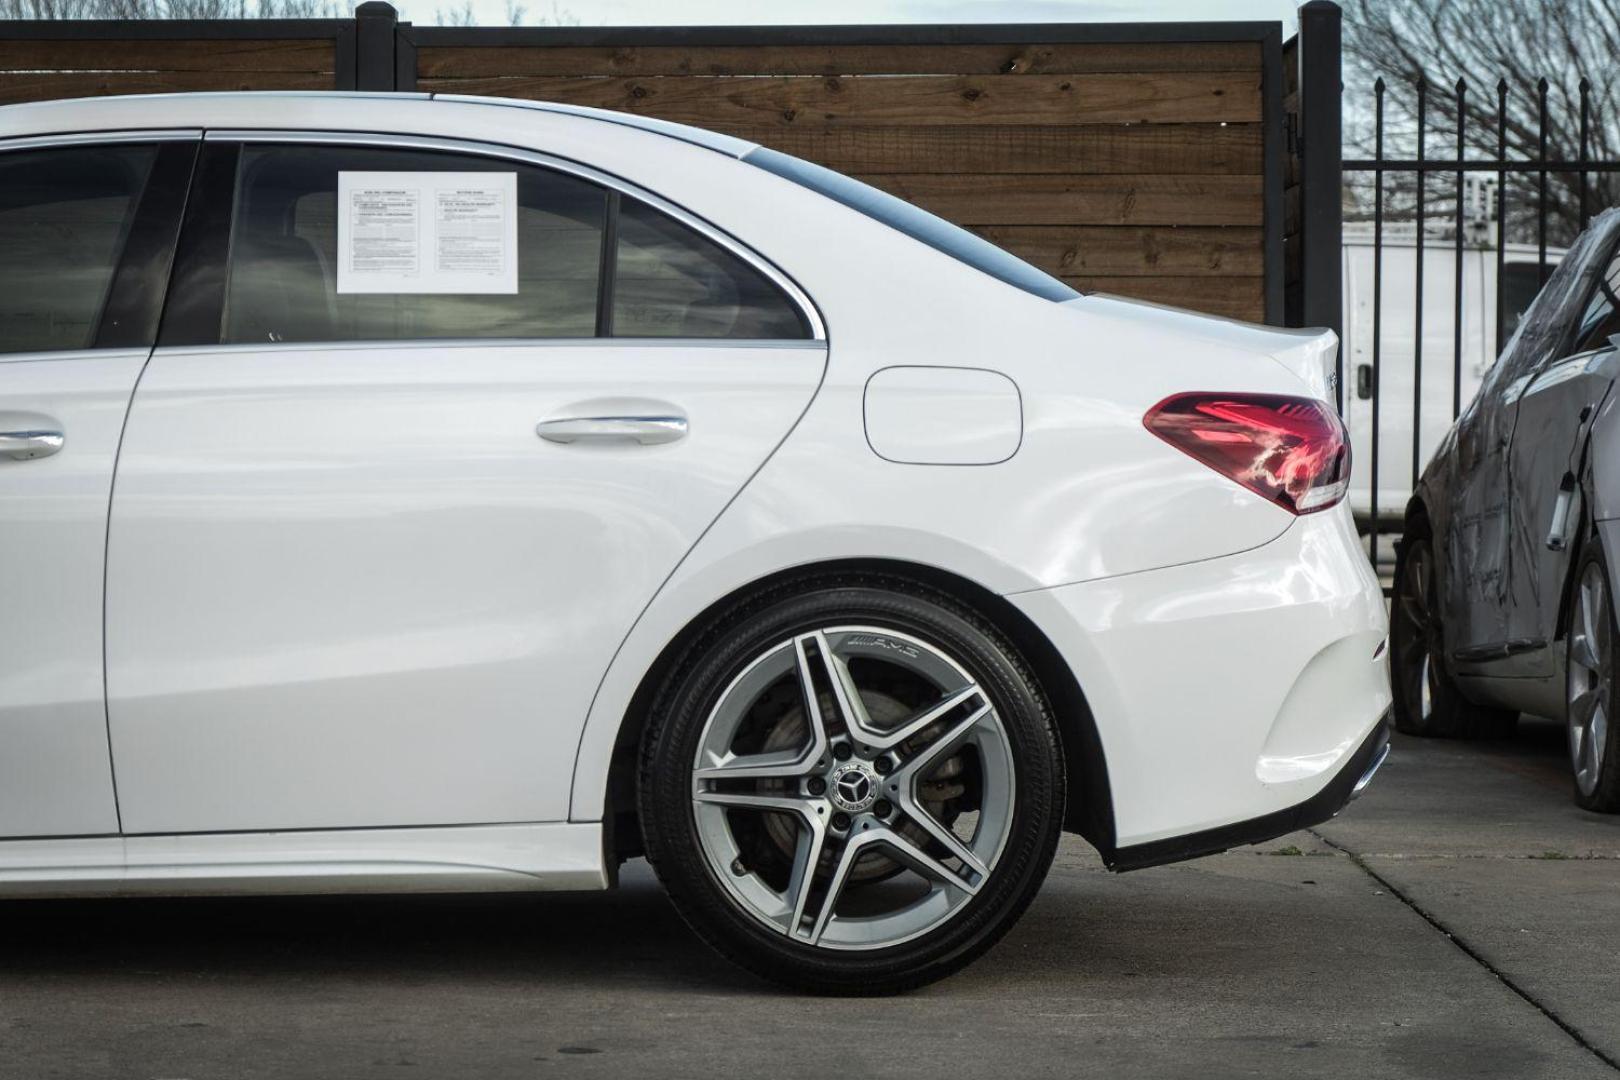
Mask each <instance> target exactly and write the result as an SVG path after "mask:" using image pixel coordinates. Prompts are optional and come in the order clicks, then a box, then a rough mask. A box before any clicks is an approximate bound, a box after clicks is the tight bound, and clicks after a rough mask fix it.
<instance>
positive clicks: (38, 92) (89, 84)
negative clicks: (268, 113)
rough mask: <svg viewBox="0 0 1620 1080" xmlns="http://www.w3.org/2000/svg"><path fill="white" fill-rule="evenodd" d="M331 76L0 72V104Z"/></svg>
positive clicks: (325, 82)
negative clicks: (27, 73) (24, 73)
mask: <svg viewBox="0 0 1620 1080" xmlns="http://www.w3.org/2000/svg"><path fill="white" fill-rule="evenodd" d="M330 89H332V77H331V76H330V75H325V74H320V73H316V72H310V73H304V72H259V73H241V74H237V73H233V72H211V71H175V72H140V73H136V74H117V75H106V74H92V75H82V74H72V73H68V74H60V73H47V74H30V75H20V74H0V104H10V103H14V102H22V101H47V100H50V99H52V98H67V97H93V96H97V95H101V94H168V93H180V92H184V91H191V90H330Z"/></svg>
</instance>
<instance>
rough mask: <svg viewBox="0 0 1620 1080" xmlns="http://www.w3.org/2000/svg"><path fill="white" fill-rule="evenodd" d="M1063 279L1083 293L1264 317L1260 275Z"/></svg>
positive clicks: (1251, 318) (1242, 316) (1256, 318)
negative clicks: (1102, 293)
mask: <svg viewBox="0 0 1620 1080" xmlns="http://www.w3.org/2000/svg"><path fill="white" fill-rule="evenodd" d="M1063 280H1065V281H1067V282H1068V283H1069V284H1071V285H1073V286H1074V287H1075V288H1077V289H1080V290H1081V291H1083V292H1107V293H1113V294H1115V295H1118V296H1129V297H1132V298H1134V299H1137V300H1151V301H1153V302H1154V303H1156V304H1171V305H1173V306H1175V307H1184V308H1191V309H1192V310H1194V311H1206V312H1209V313H1210V314H1212V315H1225V316H1227V317H1229V318H1234V319H1245V320H1248V321H1250V322H1259V321H1261V320H1263V319H1264V318H1265V311H1266V298H1265V291H1266V290H1265V278H1263V277H1225V278H1220V277H1185V278H1184V277H1118V278H1095V277H1075V278H1064V279H1063Z"/></svg>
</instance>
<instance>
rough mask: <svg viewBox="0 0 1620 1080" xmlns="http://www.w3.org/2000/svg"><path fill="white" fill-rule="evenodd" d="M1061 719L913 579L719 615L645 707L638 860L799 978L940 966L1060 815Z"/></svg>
mask: <svg viewBox="0 0 1620 1080" xmlns="http://www.w3.org/2000/svg"><path fill="white" fill-rule="evenodd" d="M1063 806H1064V777H1063V768H1062V758H1061V754H1060V753H1059V743H1058V737H1057V733H1056V731H1055V729H1054V726H1053V723H1052V719H1051V717H1050V715H1049V712H1048V709H1047V706H1046V703H1045V700H1044V698H1043V696H1042V694H1041V692H1040V689H1039V687H1038V685H1037V684H1036V681H1035V679H1034V678H1033V676H1032V675H1031V674H1030V672H1029V671H1028V670H1027V668H1026V666H1025V664H1024V663H1023V661H1022V659H1021V658H1020V657H1019V655H1018V653H1017V651H1016V649H1014V648H1013V646H1012V645H1011V644H1010V643H1009V642H1008V641H1006V640H1005V639H1004V638H1003V637H1002V635H1001V634H999V633H998V632H997V631H996V629H995V628H994V627H993V626H992V625H991V624H990V623H989V622H987V621H985V620H983V619H982V618H980V617H978V616H977V615H976V614H975V613H973V612H972V611H970V610H969V609H967V608H966V607H964V606H962V605H960V604H959V603H957V602H956V601H955V600H953V599H950V598H948V597H946V596H943V595H941V594H938V593H934V592H932V591H929V590H924V589H922V588H920V587H918V586H913V585H910V584H909V583H906V582H902V581H898V580H892V579H885V578H875V579H860V580H856V581H848V582H837V583H832V582H828V583H823V584H819V585H818V584H815V583H811V584H809V585H808V586H805V585H801V586H800V587H799V588H796V589H793V590H791V591H790V592H784V593H781V594H777V595H776V596H775V597H774V598H766V599H764V600H762V601H755V602H753V603H749V604H747V605H746V606H745V607H743V608H742V609H740V610H738V611H735V612H732V613H729V614H728V615H724V616H722V617H721V618H720V620H719V621H718V624H717V625H716V626H715V627H713V628H711V629H710V630H709V631H707V632H705V633H703V634H702V635H701V638H700V640H699V641H698V642H697V643H695V644H694V645H693V646H692V648H691V649H690V651H689V652H688V654H687V656H686V658H685V659H683V661H682V662H680V663H678V664H677V665H676V666H675V674H674V675H673V676H672V678H671V679H670V680H669V681H668V682H667V683H666V686H665V689H664V691H663V692H662V693H661V694H660V695H659V698H658V701H657V703H656V704H655V706H654V708H653V713H652V716H651V721H650V724H649V729H648V732H647V735H646V738H645V740H644V744H643V759H642V773H641V787H640V808H641V819H642V833H643V837H644V839H645V842H646V847H647V854H648V857H649V859H650V860H651V861H652V863H653V865H654V867H655V868H656V870H657V872H658V874H659V877H660V879H661V880H662V881H663V882H664V884H665V887H666V888H667V889H668V891H669V894H670V896H671V898H672V899H673V900H674V902H675V904H676V906H677V908H679V910H680V911H681V913H682V915H683V916H685V918H686V919H687V921H688V922H689V923H690V924H691V925H692V926H693V928H694V929H695V930H697V932H698V933H699V934H700V935H701V936H703V937H704V938H705V939H706V940H708V941H709V942H710V944H712V945H714V946H715V947H716V948H718V949H719V950H720V951H721V952H722V953H724V954H725V955H726V956H728V957H730V958H731V959H733V960H735V961H736V962H738V963H739V964H741V965H742V966H744V967H746V968H748V969H750V970H752V971H754V972H756V973H758V974H760V975H763V976H765V977H767V978H770V979H773V980H776V981H778V982H782V983H785V984H788V985H791V986H794V987H796V988H800V989H805V990H811V991H815V992H823V993H842V994H879V993H891V992H896V991H899V990H904V989H907V988H909V987H913V986H917V985H920V984H922V983H925V982H929V981H932V980H934V979H937V978H940V977H942V976H944V975H947V974H949V973H950V972H952V971H955V970H956V969H958V968H960V967H961V966H963V965H964V964H966V963H968V962H969V961H970V960H972V959H973V958H974V957H975V956H977V955H979V954H980V953H982V952H983V951H984V950H986V949H988V948H989V947H990V946H991V945H992V944H994V942H995V941H996V940H997V939H998V938H999V937H1000V936H1001V935H1002V934H1003V933H1004V932H1005V931H1006V930H1007V929H1008V928H1009V927H1010V926H1011V925H1012V923H1013V922H1014V921H1015V920H1016V918H1017V917H1018V915H1019V914H1020V913H1021V912H1022V911H1023V909H1024V907H1025V906H1026V905H1027V904H1028V903H1029V901H1030V899H1031V898H1032V897H1033V895H1034V893H1035V891H1036V890H1037V889H1038V888H1039V886H1040V883H1041V880H1042V879H1043V878H1044V877H1045V875H1046V870H1047V868H1048V866H1049V865H1050V862H1051V859H1052V855H1053V851H1054V849H1055V847H1056V843H1057V839H1058V835H1059V832H1060V829H1061V817H1062V812H1063Z"/></svg>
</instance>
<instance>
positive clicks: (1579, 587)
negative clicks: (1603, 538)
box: [1565, 550, 1620, 814]
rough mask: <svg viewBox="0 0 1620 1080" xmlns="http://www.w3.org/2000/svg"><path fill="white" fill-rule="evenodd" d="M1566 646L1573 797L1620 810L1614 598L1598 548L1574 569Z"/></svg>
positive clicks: (1598, 808)
mask: <svg viewBox="0 0 1620 1080" xmlns="http://www.w3.org/2000/svg"><path fill="white" fill-rule="evenodd" d="M1566 646H1567V649H1568V653H1567V660H1568V662H1567V664H1566V665H1565V667H1566V686H1567V689H1568V695H1567V698H1566V700H1567V701H1568V705H1569V708H1568V720H1569V758H1570V764H1571V766H1572V767H1573V769H1574V773H1575V801H1576V803H1578V804H1579V805H1580V806H1582V807H1585V808H1586V809H1588V810H1596V811H1599V812H1600V813H1606V814H1612V813H1616V812H1620V739H1617V738H1616V737H1615V732H1614V704H1615V700H1616V699H1615V694H1614V688H1615V653H1614V647H1615V616H1614V603H1613V599H1612V593H1611V591H1610V589H1609V575H1608V568H1607V567H1606V566H1605V564H1604V561H1603V556H1602V554H1601V552H1600V551H1598V550H1594V551H1593V552H1592V553H1591V554H1589V555H1588V556H1587V557H1586V558H1585V559H1584V560H1583V561H1582V563H1581V568H1580V571H1579V573H1578V574H1577V575H1576V578H1575V596H1574V598H1573V603H1572V604H1571V605H1570V623H1569V634H1568V639H1567V641H1566Z"/></svg>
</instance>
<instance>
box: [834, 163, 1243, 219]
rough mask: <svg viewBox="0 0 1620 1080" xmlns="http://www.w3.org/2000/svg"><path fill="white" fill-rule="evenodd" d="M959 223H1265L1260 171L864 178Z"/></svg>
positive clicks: (932, 175)
mask: <svg viewBox="0 0 1620 1080" xmlns="http://www.w3.org/2000/svg"><path fill="white" fill-rule="evenodd" d="M861 179H863V180H866V181H867V182H868V183H871V184H872V185H873V186H875V187H880V188H883V189H884V190H886V191H890V192H892V193H894V194H895V195H898V196H900V197H901V198H903V199H908V200H910V201H912V202H914V203H916V204H917V205H918V206H921V207H923V208H924V209H927V210H931V211H933V212H934V213H936V214H939V215H940V216H941V217H944V218H947V219H949V220H951V221H954V222H956V223H957V224H959V225H1248V226H1254V225H1258V224H1259V223H1260V221H1261V215H1262V209H1263V207H1262V203H1263V199H1262V197H1261V178H1260V177H1258V176H979V175H974V174H961V175H952V174H947V173H941V174H937V175H936V174H917V173H905V174H895V175H885V176H864V177H861Z"/></svg>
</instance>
